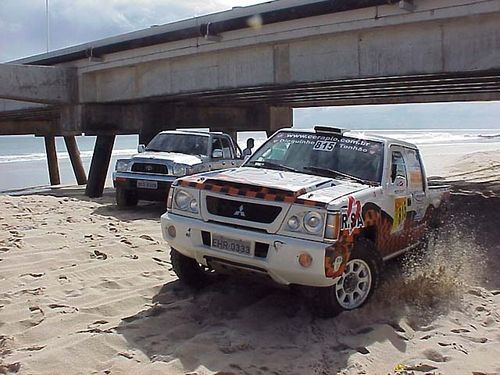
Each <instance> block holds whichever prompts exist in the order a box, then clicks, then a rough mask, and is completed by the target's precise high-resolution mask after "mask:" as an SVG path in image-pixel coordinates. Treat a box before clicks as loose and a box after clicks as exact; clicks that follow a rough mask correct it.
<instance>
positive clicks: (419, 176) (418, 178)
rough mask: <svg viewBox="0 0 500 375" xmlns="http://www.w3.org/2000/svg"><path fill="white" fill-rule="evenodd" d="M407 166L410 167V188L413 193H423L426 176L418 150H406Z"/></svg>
mask: <svg viewBox="0 0 500 375" xmlns="http://www.w3.org/2000/svg"><path fill="white" fill-rule="evenodd" d="M406 165H407V166H408V174H409V177H410V178H409V181H408V186H409V187H410V190H412V191H423V190H424V189H425V186H424V174H423V169H422V163H421V162H420V157H419V155H418V152H417V151H416V150H412V149H406Z"/></svg>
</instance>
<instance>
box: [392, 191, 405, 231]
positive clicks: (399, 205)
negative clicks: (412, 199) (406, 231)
mask: <svg viewBox="0 0 500 375" xmlns="http://www.w3.org/2000/svg"><path fill="white" fill-rule="evenodd" d="M407 204H408V203H407V199H406V197H399V198H396V199H394V218H393V222H392V231H393V232H397V231H400V230H401V229H403V225H404V222H405V220H406V213H407V211H408V210H407V209H408V207H407Z"/></svg>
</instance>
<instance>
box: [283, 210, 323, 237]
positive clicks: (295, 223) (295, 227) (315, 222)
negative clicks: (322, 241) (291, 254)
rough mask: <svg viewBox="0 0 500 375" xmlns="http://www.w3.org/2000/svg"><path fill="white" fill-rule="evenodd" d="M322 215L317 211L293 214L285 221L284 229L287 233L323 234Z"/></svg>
mask: <svg viewBox="0 0 500 375" xmlns="http://www.w3.org/2000/svg"><path fill="white" fill-rule="evenodd" d="M324 226H325V221H324V214H322V213H320V212H318V211H303V212H295V213H293V214H292V215H291V216H290V217H288V219H287V220H286V221H285V225H284V229H285V230H286V231H288V232H302V233H307V234H323V228H324Z"/></svg>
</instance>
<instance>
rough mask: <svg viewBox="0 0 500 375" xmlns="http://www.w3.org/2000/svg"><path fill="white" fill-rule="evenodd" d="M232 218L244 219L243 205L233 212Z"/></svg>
mask: <svg viewBox="0 0 500 375" xmlns="http://www.w3.org/2000/svg"><path fill="white" fill-rule="evenodd" d="M233 216H241V217H245V211H243V205H241V206H240V207H238V209H237V210H236V211H234V214H233Z"/></svg>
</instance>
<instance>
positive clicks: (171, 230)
mask: <svg viewBox="0 0 500 375" xmlns="http://www.w3.org/2000/svg"><path fill="white" fill-rule="evenodd" d="M167 233H168V235H169V236H170V237H172V238H175V236H176V235H177V232H176V230H175V227H174V226H173V225H171V226H169V227H168V228H167Z"/></svg>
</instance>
